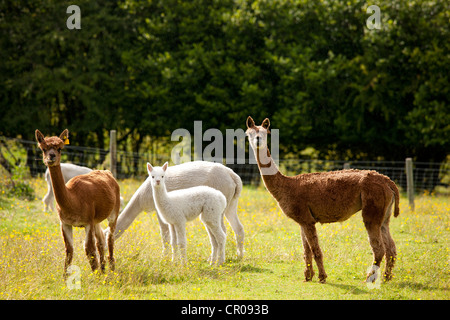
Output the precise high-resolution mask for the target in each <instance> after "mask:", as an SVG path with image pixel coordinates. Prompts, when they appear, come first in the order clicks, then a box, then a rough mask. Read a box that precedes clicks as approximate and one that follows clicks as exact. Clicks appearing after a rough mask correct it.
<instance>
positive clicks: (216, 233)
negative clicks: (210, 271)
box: [209, 224, 227, 266]
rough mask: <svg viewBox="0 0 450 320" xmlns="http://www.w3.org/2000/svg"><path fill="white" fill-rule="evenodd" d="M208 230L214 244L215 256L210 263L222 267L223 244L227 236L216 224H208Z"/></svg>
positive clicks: (223, 260) (223, 259)
mask: <svg viewBox="0 0 450 320" xmlns="http://www.w3.org/2000/svg"><path fill="white" fill-rule="evenodd" d="M209 230H210V232H211V234H212V235H213V237H214V239H215V242H216V254H215V257H214V261H212V263H214V262H215V263H217V265H219V266H220V265H222V264H223V263H224V262H225V244H226V240H227V234H226V233H225V232H224V231H223V230H222V227H221V226H220V225H218V224H210V225H209Z"/></svg>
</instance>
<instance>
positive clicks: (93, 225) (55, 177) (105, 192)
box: [36, 129, 120, 277]
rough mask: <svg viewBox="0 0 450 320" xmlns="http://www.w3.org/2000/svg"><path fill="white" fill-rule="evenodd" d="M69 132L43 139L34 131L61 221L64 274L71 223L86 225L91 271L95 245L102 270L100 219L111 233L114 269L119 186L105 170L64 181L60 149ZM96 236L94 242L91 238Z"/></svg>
mask: <svg viewBox="0 0 450 320" xmlns="http://www.w3.org/2000/svg"><path fill="white" fill-rule="evenodd" d="M68 138H69V131H68V130H67V129H66V130H64V131H63V132H62V133H61V135H60V136H59V138H58V137H56V136H54V137H48V138H44V135H43V134H42V133H41V132H40V131H39V130H36V140H37V141H38V143H39V148H40V149H41V150H42V152H43V160H44V164H45V165H46V166H47V167H48V169H49V171H50V177H51V180H52V184H53V190H54V194H55V198H56V210H57V212H58V215H59V219H60V221H61V232H62V235H63V238H64V244H65V247H66V260H65V265H64V276H65V277H66V276H67V268H68V266H69V265H70V264H71V262H72V257H73V235H72V226H74V227H85V228H86V240H85V244H84V246H85V251H86V255H87V257H88V259H89V263H90V264H91V268H92V271H95V270H97V269H98V267H99V261H98V258H97V252H96V247H97V250H98V252H99V255H100V267H101V271H102V272H103V271H104V270H105V256H104V247H105V237H104V235H103V231H102V228H101V227H100V222H102V221H103V220H105V219H108V222H109V227H110V229H111V230H112V232H111V233H110V234H109V236H108V239H107V242H108V250H109V264H110V268H111V270H114V255H113V251H114V236H113V235H114V229H115V227H116V221H117V217H118V215H119V208H120V188H119V185H118V184H117V181H116V180H115V179H114V177H113V176H112V174H111V172H109V171H100V170H94V171H92V172H89V173H87V174H83V175H80V176H76V177H74V178H72V179H70V180H69V181H68V182H67V184H65V183H64V178H63V175H62V172H61V166H60V160H61V150H62V149H63V148H64V144H65V142H66V141H68ZM95 239H97V241H96V240H95Z"/></svg>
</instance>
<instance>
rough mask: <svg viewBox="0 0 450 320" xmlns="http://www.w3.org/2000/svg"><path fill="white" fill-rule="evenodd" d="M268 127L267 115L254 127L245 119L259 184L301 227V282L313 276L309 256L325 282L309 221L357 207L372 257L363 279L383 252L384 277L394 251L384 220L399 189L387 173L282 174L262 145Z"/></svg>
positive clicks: (334, 217)
mask: <svg viewBox="0 0 450 320" xmlns="http://www.w3.org/2000/svg"><path fill="white" fill-rule="evenodd" d="M269 126H270V122H269V119H267V118H266V119H265V120H264V121H263V122H262V124H261V126H255V122H254V121H253V119H252V118H251V117H248V118H247V128H248V129H247V131H246V133H247V135H248V139H249V142H250V146H251V147H252V149H253V151H254V153H255V157H256V160H257V162H258V166H259V169H260V172H261V176H262V179H263V181H264V185H265V186H266V188H267V190H268V191H269V192H270V193H271V194H272V196H273V197H274V198H275V199H276V200H277V202H278V205H279V206H280V208H281V210H282V211H283V212H284V213H285V214H286V215H287V216H288V217H289V218H291V219H293V220H294V221H296V222H297V223H298V224H300V226H301V231H302V243H303V250H304V260H305V264H306V268H305V281H310V280H311V279H312V278H313V276H314V271H313V266H312V257H313V256H314V259H315V261H316V264H317V267H318V269H319V281H320V282H322V283H325V281H326V280H325V279H326V278H327V274H326V273H325V269H324V267H323V258H322V251H321V250H320V246H319V240H318V237H317V232H316V227H315V224H316V223H317V222H320V223H331V222H341V221H345V220H347V219H348V218H350V217H351V216H352V215H353V214H355V213H356V212H357V211H359V210H362V217H363V221H364V225H365V227H366V229H367V233H368V234H369V242H370V245H371V247H372V251H373V257H374V261H373V266H372V270H371V271H370V272H369V274H367V278H366V281H368V280H369V278H370V280H372V279H373V277H371V276H372V275H373V274H374V273H375V271H376V270H377V269H378V268H379V267H380V264H381V261H382V259H383V256H384V255H386V270H385V279H386V280H390V279H391V278H392V273H391V272H392V268H393V267H394V262H395V257H396V255H397V253H396V248H395V243H394V240H393V239H392V237H391V234H390V232H389V219H390V216H391V211H392V206H393V205H394V202H395V210H394V216H395V217H397V216H398V215H399V207H398V205H399V193H398V189H397V186H396V185H395V183H394V182H392V181H391V180H390V179H389V178H388V177H386V176H384V175H382V174H379V173H377V172H376V171H370V170H341V171H332V172H323V173H309V174H300V175H297V176H294V177H288V176H285V175H283V174H282V173H280V171H279V170H278V168H277V167H276V165H275V163H274V161H273V160H272V157H271V155H270V152H269V149H268V147H267V134H268V133H270V131H269ZM374 266H377V267H378V268H376V267H374ZM372 281H375V279H373V280H372Z"/></svg>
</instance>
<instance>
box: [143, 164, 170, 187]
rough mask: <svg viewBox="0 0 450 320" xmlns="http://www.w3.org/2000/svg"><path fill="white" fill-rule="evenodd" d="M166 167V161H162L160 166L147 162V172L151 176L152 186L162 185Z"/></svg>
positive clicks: (167, 165)
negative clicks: (162, 163)
mask: <svg viewBox="0 0 450 320" xmlns="http://www.w3.org/2000/svg"><path fill="white" fill-rule="evenodd" d="M168 167H169V163H168V162H166V163H164V165H163V166H162V167H152V165H151V164H150V163H148V162H147V172H148V175H149V176H150V177H151V178H152V187H156V188H159V187H160V186H161V185H164V176H165V175H166V170H167V168H168Z"/></svg>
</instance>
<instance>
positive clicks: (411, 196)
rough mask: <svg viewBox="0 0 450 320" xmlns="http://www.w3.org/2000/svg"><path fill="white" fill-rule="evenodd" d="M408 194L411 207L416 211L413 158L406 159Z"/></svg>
mask: <svg viewBox="0 0 450 320" xmlns="http://www.w3.org/2000/svg"><path fill="white" fill-rule="evenodd" d="M405 167H406V193H407V194H408V200H409V207H410V208H411V210H412V211H414V209H415V207H414V175H413V163H412V159H411V158H406V162H405Z"/></svg>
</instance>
